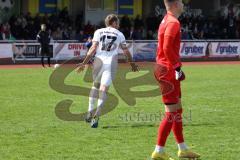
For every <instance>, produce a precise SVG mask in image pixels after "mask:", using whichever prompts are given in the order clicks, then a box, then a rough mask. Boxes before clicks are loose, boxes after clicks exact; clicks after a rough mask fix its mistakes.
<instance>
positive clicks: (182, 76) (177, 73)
mask: <svg viewBox="0 0 240 160" xmlns="http://www.w3.org/2000/svg"><path fill="white" fill-rule="evenodd" d="M175 78H176V80H178V81H183V80H185V74H184V72H183V71H182V70H181V68H180V67H178V68H176V70H175Z"/></svg>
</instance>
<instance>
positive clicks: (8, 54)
mask: <svg viewBox="0 0 240 160" xmlns="http://www.w3.org/2000/svg"><path fill="white" fill-rule="evenodd" d="M12 57H13V52H12V44H11V43H0V59H1V58H12Z"/></svg>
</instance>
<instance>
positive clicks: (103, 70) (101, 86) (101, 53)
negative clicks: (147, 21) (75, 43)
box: [77, 14, 138, 128]
mask: <svg viewBox="0 0 240 160" xmlns="http://www.w3.org/2000/svg"><path fill="white" fill-rule="evenodd" d="M105 24H106V28H102V29H98V30H96V31H95V33H94V37H93V39H92V46H91V48H90V49H89V51H88V53H87V56H86V57H85V59H84V60H83V62H82V63H80V64H78V68H77V72H81V71H83V70H84V68H85V65H86V64H87V63H88V62H89V60H90V59H91V58H92V56H93V55H94V54H95V53H96V54H95V58H94V63H93V86H92V89H91V91H90V95H89V107H88V115H87V117H86V121H87V122H91V127H92V128H97V127H98V120H99V116H100V115H101V109H102V107H103V105H104V102H105V101H106V98H107V91H108V89H109V86H110V85H111V83H112V80H113V79H114V75H115V73H116V70H117V64H118V49H119V47H121V49H122V50H123V52H124V54H125V55H127V57H128V62H130V65H131V67H132V71H134V72H136V71H138V66H137V65H136V64H135V63H134V62H132V56H131V53H130V52H129V50H128V49H127V45H126V40H125V37H124V35H123V33H122V32H120V31H119V30H118V28H119V19H118V17H117V15H115V14H110V15H108V16H107V17H106V19H105ZM96 100H97V110H96V112H95V113H93V109H94V104H95V101H96Z"/></svg>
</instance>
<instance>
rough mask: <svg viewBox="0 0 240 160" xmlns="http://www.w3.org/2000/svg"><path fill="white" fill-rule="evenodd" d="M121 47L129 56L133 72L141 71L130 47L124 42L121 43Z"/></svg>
mask: <svg viewBox="0 0 240 160" xmlns="http://www.w3.org/2000/svg"><path fill="white" fill-rule="evenodd" d="M121 48H122V50H123V53H124V54H125V55H126V56H127V58H128V62H129V63H130V65H131V67H132V71H133V72H137V71H139V69H138V65H136V64H135V63H134V62H133V59H132V55H131V53H130V52H129V50H128V48H127V45H126V44H122V45H121Z"/></svg>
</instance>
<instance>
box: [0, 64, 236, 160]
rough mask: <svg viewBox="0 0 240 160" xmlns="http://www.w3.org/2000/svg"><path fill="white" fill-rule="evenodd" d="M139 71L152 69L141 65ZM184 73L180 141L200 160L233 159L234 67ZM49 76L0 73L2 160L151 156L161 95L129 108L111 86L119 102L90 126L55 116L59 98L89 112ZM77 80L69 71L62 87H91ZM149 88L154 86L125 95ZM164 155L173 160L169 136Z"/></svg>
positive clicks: (37, 71) (144, 159) (136, 159)
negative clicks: (95, 126) (58, 89)
mask: <svg viewBox="0 0 240 160" xmlns="http://www.w3.org/2000/svg"><path fill="white" fill-rule="evenodd" d="M141 68H149V69H151V68H152V67H151V65H146V66H144V65H143V64H142V65H141ZM183 69H184V71H185V73H186V75H187V80H186V81H184V82H183V84H182V93H183V98H182V102H183V106H184V111H185V115H184V122H185V125H184V133H185V140H186V143H187V144H188V146H190V147H192V148H193V150H194V151H197V152H198V153H200V154H201V155H202V158H201V159H202V160H229V159H238V156H239V150H240V147H239V145H240V138H239V132H240V127H239V126H240V125H239V121H240V117H239V113H240V105H239V100H240V65H193V66H191V65H186V66H185V67H184V68H183ZM126 70H129V67H126V66H125V65H124V66H120V67H119V73H121V72H124V71H126ZM52 71H53V69H42V68H29V69H0V160H100V159H101V160H149V159H150V155H151V153H152V151H153V149H154V147H155V141H156V134H157V129H158V124H159V120H158V118H150V117H151V116H150V115H158V114H159V113H160V112H163V105H162V103H161V97H160V96H158V97H145V98H137V103H136V105H135V106H133V107H132V106H129V105H128V104H126V103H125V102H124V101H123V100H122V99H121V98H120V96H119V94H117V92H116V89H115V88H114V87H113V86H111V89H110V91H109V92H110V93H112V94H113V95H115V96H116V97H118V100H119V104H118V106H117V107H116V108H115V109H114V110H113V111H111V112H109V113H108V114H106V115H104V116H102V117H101V119H100V124H99V125H100V126H99V128H98V129H91V128H90V127H89V125H88V124H86V123H85V122H80V121H73V122H72V121H63V120H61V119H59V118H58V117H57V116H56V114H55V106H56V104H57V103H58V102H60V101H61V100H63V99H71V100H73V101H74V103H73V105H72V107H71V112H72V113H80V112H84V111H86V110H87V105H88V98H87V97H83V96H76V95H65V94H61V93H58V92H56V91H54V90H52V89H51V88H50V86H49V77H50V75H51V73H52ZM145 73H146V71H142V72H139V73H129V74H127V78H128V79H131V78H134V77H137V76H140V75H144V74H145ZM83 75H84V74H83V73H82V74H80V75H78V74H76V73H75V72H72V73H71V74H70V75H69V76H68V78H67V79H66V82H65V83H66V84H70V85H73V86H80V85H81V86H85V87H90V85H91V83H87V82H84V81H83V77H84V76H83ZM116 79H118V77H116ZM149 79H153V76H148V77H147V78H146V80H149ZM119 83H120V82H119ZM127 83H128V81H127V80H126V81H125V82H121V84H120V85H121V86H122V87H124V85H126V84H127ZM149 88H150V89H154V88H157V85H155V86H146V85H145V86H144V85H143V86H138V87H134V88H132V89H131V90H132V91H133V90H135V91H146V90H149ZM121 94H124V95H125V94H127V93H124V92H123V93H121ZM166 151H167V152H168V153H169V154H170V155H172V156H173V157H174V158H176V159H177V156H176V153H177V147H176V144H175V141H174V137H173V135H172V134H171V135H170V136H169V138H168V141H167V145H166Z"/></svg>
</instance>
